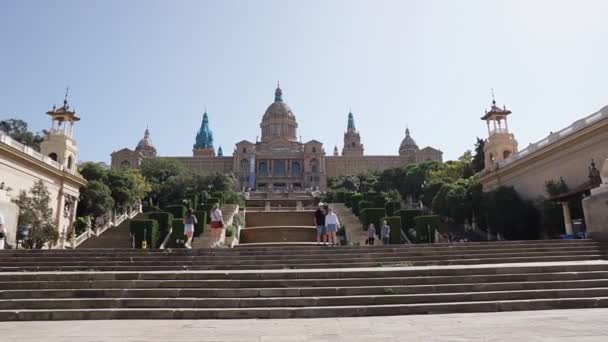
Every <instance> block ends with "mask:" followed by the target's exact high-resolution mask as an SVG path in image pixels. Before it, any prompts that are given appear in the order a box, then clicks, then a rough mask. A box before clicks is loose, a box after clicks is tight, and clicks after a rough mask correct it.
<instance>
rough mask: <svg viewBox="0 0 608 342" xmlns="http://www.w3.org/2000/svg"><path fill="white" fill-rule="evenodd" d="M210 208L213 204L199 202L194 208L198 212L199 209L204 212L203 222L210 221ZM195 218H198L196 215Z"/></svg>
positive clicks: (207, 222)
mask: <svg viewBox="0 0 608 342" xmlns="http://www.w3.org/2000/svg"><path fill="white" fill-rule="evenodd" d="M211 208H213V204H201V205H199V206H198V208H196V211H198V212H200V211H203V212H205V217H206V218H205V223H206V224H209V223H211V215H210V212H211ZM197 218H198V216H197Z"/></svg>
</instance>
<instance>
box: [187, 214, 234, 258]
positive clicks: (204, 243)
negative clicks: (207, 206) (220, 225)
mask: <svg viewBox="0 0 608 342" xmlns="http://www.w3.org/2000/svg"><path fill="white" fill-rule="evenodd" d="M220 210H221V211H222V217H223V218H224V223H225V225H226V226H229V225H231V224H232V217H233V216H234V215H235V214H237V213H238V211H239V206H238V205H237V204H224V205H223V206H222V207H221V208H220ZM225 239H226V230H225V229H224V230H222V236H221V237H220V241H221V242H222V243H223V242H224V240H225ZM213 242H214V241H212V239H211V227H209V226H207V227H205V230H204V231H203V234H201V236H198V237H195V238H194V239H192V248H208V247H211V245H212V244H213Z"/></svg>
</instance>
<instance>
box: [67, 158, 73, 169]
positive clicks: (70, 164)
mask: <svg viewBox="0 0 608 342" xmlns="http://www.w3.org/2000/svg"><path fill="white" fill-rule="evenodd" d="M72 163H73V160H72V156H69V157H68V169H69V170H71V169H72Z"/></svg>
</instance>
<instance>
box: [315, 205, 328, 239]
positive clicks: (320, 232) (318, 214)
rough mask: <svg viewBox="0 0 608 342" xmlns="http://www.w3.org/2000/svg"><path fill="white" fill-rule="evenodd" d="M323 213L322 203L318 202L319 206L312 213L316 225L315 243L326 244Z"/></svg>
mask: <svg viewBox="0 0 608 342" xmlns="http://www.w3.org/2000/svg"><path fill="white" fill-rule="evenodd" d="M325 214H326V211H325V210H324V207H323V203H319V208H317V210H316V211H315V214H314V223H315V227H317V244H318V245H320V244H321V243H323V244H327V232H326V231H325Z"/></svg>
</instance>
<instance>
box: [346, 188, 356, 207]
mask: <svg viewBox="0 0 608 342" xmlns="http://www.w3.org/2000/svg"><path fill="white" fill-rule="evenodd" d="M353 195H354V193H352V192H347V193H345V194H344V205H346V207H347V208H352V207H353V202H352V200H353Z"/></svg>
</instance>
